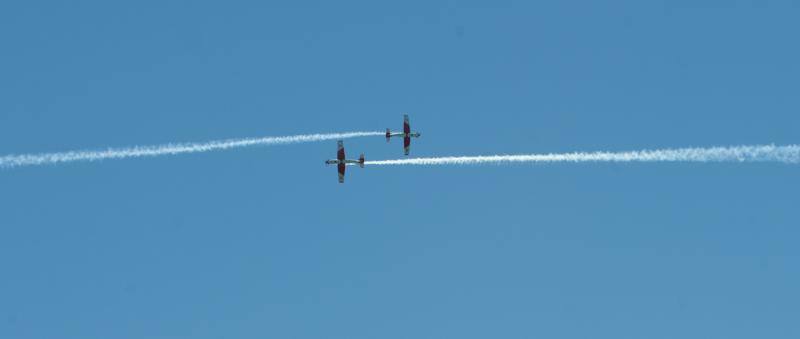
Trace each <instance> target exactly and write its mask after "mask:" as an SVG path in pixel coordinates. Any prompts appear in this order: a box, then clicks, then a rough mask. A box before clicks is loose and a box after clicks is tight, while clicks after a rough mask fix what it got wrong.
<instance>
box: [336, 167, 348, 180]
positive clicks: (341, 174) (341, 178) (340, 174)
mask: <svg viewBox="0 0 800 339" xmlns="http://www.w3.org/2000/svg"><path fill="white" fill-rule="evenodd" d="M338 167H339V183H340V184H341V183H344V170H345V169H346V168H347V165H345V164H344V163H339V166H338Z"/></svg>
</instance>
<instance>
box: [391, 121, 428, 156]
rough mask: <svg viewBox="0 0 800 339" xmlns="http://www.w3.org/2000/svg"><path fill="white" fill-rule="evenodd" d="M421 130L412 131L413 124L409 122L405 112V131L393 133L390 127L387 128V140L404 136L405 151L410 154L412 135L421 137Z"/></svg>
mask: <svg viewBox="0 0 800 339" xmlns="http://www.w3.org/2000/svg"><path fill="white" fill-rule="evenodd" d="M420 135H421V134H420V133H419V132H413V133H412V132H411V124H409V123H408V114H403V132H402V133H399V132H398V133H392V131H391V130H390V129H388V128H387V129H386V142H389V139H391V138H392V137H403V151H404V152H405V154H406V155H408V152H409V148H411V137H414V138H419V136H420Z"/></svg>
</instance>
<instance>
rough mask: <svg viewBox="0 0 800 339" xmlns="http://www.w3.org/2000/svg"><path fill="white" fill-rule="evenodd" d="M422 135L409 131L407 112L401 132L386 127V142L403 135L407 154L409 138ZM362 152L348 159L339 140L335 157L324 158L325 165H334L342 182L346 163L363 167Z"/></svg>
mask: <svg viewBox="0 0 800 339" xmlns="http://www.w3.org/2000/svg"><path fill="white" fill-rule="evenodd" d="M420 135H422V134H420V133H419V132H411V123H410V122H409V121H408V114H403V132H399V133H392V130H390V129H388V128H387V129H386V142H389V141H391V139H392V137H403V153H404V154H405V155H408V153H409V151H410V150H411V138H419V136H420ZM364 163H365V161H364V154H363V153H362V154H361V156H360V157H359V158H358V160H348V159H347V158H346V157H345V153H344V141H342V140H339V142H338V148H337V150H336V159H330V160H325V164H326V165H336V169H337V170H338V172H339V183H340V184H342V183H344V173H345V171H346V170H347V165H349V164H352V165H358V166H359V167H361V168H364Z"/></svg>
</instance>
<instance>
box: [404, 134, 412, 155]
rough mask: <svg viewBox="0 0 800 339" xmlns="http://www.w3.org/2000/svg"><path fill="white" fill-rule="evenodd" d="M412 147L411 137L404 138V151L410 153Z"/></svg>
mask: <svg viewBox="0 0 800 339" xmlns="http://www.w3.org/2000/svg"><path fill="white" fill-rule="evenodd" d="M410 149H411V137H405V138H403V151H405V153H406V155H408V152H409V150H410Z"/></svg>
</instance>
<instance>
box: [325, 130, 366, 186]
mask: <svg viewBox="0 0 800 339" xmlns="http://www.w3.org/2000/svg"><path fill="white" fill-rule="evenodd" d="M338 146H339V150H338V151H337V152H336V159H331V160H325V165H334V164H335V165H337V166H336V167H337V168H338V169H339V183H340V184H341V183H344V170H345V168H347V164H358V167H361V168H364V154H361V156H360V157H359V158H358V160H349V159H346V158H345V156H344V142H343V141H342V140H339V142H338Z"/></svg>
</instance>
